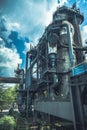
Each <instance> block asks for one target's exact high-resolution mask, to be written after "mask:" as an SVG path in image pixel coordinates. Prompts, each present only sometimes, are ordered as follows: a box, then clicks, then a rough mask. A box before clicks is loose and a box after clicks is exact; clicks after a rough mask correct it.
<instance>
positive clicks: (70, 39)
mask: <svg viewBox="0 0 87 130" xmlns="http://www.w3.org/2000/svg"><path fill="white" fill-rule="evenodd" d="M62 23H63V25H65V26H66V27H67V33H68V35H67V38H68V44H69V55H70V61H71V65H72V66H74V65H75V57H74V53H73V39H72V37H73V35H74V28H73V25H72V24H71V23H70V22H68V21H63V22H62ZM71 28H72V31H73V32H72V34H71Z"/></svg>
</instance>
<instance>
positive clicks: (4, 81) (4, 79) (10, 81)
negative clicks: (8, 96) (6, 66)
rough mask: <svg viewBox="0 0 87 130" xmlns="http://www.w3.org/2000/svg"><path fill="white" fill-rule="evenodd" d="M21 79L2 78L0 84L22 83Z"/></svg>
mask: <svg viewBox="0 0 87 130" xmlns="http://www.w3.org/2000/svg"><path fill="white" fill-rule="evenodd" d="M20 80H21V79H20V78H15V77H0V83H16V84H17V83H20Z"/></svg>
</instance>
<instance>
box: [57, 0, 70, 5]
mask: <svg viewBox="0 0 87 130" xmlns="http://www.w3.org/2000/svg"><path fill="white" fill-rule="evenodd" d="M65 3H68V0H59V3H58V6H63V5H64V4H65Z"/></svg>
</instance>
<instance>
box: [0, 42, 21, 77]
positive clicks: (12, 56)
mask: <svg viewBox="0 0 87 130" xmlns="http://www.w3.org/2000/svg"><path fill="white" fill-rule="evenodd" d="M3 43H4V42H3ZM3 43H2V45H3V47H0V76H14V70H15V69H16V68H17V64H19V63H21V62H22V60H21V59H20V56H19V54H18V53H17V50H16V49H13V50H12V49H10V48H7V47H5V46H4V44H3Z"/></svg>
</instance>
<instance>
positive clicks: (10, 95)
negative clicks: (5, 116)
mask: <svg viewBox="0 0 87 130" xmlns="http://www.w3.org/2000/svg"><path fill="white" fill-rule="evenodd" d="M17 89H18V85H16V86H15V87H8V88H7V89H2V88H0V110H1V111H2V110H3V109H9V106H11V105H12V104H13V103H14V102H16V99H17Z"/></svg>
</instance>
